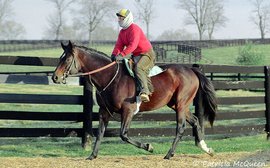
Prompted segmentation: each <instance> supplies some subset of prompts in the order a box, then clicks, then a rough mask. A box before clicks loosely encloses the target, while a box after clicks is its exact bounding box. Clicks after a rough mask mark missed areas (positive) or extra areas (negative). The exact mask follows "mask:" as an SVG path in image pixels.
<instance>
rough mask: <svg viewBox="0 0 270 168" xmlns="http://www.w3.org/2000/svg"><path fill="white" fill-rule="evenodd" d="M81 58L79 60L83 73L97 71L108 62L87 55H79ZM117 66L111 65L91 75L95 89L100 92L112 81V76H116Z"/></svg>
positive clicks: (100, 57) (98, 57) (99, 57)
mask: <svg viewBox="0 0 270 168" xmlns="http://www.w3.org/2000/svg"><path fill="white" fill-rule="evenodd" d="M81 56H83V57H82V58H81V65H83V66H82V71H83V72H90V71H93V70H97V69H99V68H102V67H104V66H105V65H108V64H109V63H110V61H107V60H106V59H105V58H102V56H96V55H95V56H93V55H91V54H89V53H87V52H86V53H84V54H81ZM116 66H117V65H113V66H111V67H109V68H107V69H104V70H102V71H100V72H97V73H94V74H92V75H91V80H92V82H93V83H94V85H95V86H96V87H97V89H99V90H102V89H104V88H105V87H106V86H107V85H108V84H109V83H110V81H111V80H112V79H113V77H114V75H115V74H116V70H117V67H116Z"/></svg>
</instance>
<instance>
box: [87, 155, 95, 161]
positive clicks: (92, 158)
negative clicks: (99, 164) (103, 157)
mask: <svg viewBox="0 0 270 168" xmlns="http://www.w3.org/2000/svg"><path fill="white" fill-rule="evenodd" d="M96 158H97V156H93V155H91V156H89V157H88V158H86V160H94V159H96Z"/></svg>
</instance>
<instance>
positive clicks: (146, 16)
mask: <svg viewBox="0 0 270 168" xmlns="http://www.w3.org/2000/svg"><path fill="white" fill-rule="evenodd" d="M135 6H136V8H137V16H138V17H139V19H140V20H143V22H144V23H145V24H146V36H147V37H148V38H149V37H150V34H149V26H150V23H151V21H152V20H153V18H154V17H155V16H154V0H135Z"/></svg>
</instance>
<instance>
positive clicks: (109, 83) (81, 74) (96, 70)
mask: <svg viewBox="0 0 270 168" xmlns="http://www.w3.org/2000/svg"><path fill="white" fill-rule="evenodd" d="M64 54H65V52H64V53H63V54H62V56H61V57H63V55H64ZM61 57H60V58H61ZM72 57H73V59H72V61H71V63H70V65H69V66H68V68H66V70H65V72H64V73H63V80H64V82H63V83H66V78H67V77H68V76H71V77H79V76H86V75H89V80H90V83H91V84H92V85H93V86H95V85H94V84H93V82H92V80H91V76H90V75H92V74H94V73H97V72H100V71H103V70H105V69H107V68H109V67H111V66H113V65H114V64H117V70H116V72H115V74H114V76H113V77H112V79H111V80H110V81H109V82H108V84H107V85H106V86H105V87H104V88H103V89H102V90H101V91H99V93H101V92H104V91H105V90H106V89H107V88H108V87H109V86H110V85H111V84H112V82H113V81H114V80H115V78H116V76H117V75H118V73H119V62H116V61H113V62H111V63H110V64H107V65H105V66H103V67H101V68H98V69H95V70H92V71H89V72H85V73H76V74H72V75H70V72H71V70H72V67H75V69H76V70H77V72H78V67H77V66H76V65H77V64H76V61H75V56H74V55H73V54H72Z"/></svg>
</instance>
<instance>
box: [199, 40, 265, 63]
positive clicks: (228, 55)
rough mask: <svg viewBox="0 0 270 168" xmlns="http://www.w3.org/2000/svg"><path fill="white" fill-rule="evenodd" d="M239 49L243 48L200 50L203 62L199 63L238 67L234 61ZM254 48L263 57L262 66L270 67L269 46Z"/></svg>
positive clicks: (256, 46) (255, 46)
mask: <svg viewBox="0 0 270 168" xmlns="http://www.w3.org/2000/svg"><path fill="white" fill-rule="evenodd" d="M241 47H243V46H234V47H219V48H209V49H202V57H203V60H202V61H201V63H209V62H211V63H212V64H217V65H238V64H237V63H236V61H235V60H236V58H237V57H238V55H239V49H240V48H241ZM254 48H255V49H256V50H259V51H261V52H262V53H263V54H264V55H265V62H264V63H263V65H270V45H269V44H265V45H254ZM205 60H207V61H205Z"/></svg>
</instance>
